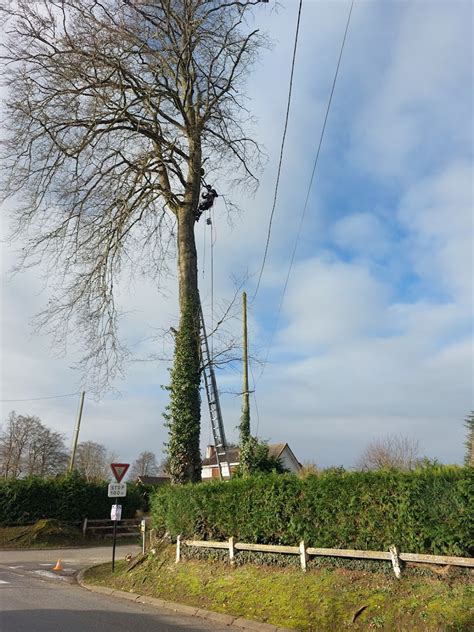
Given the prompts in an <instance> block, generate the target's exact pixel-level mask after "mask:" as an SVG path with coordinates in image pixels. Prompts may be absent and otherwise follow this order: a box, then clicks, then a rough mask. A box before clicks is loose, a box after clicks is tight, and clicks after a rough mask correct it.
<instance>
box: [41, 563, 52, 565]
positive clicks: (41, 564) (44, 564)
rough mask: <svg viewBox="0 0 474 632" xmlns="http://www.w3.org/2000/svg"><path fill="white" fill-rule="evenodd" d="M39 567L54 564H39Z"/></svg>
mask: <svg viewBox="0 0 474 632" xmlns="http://www.w3.org/2000/svg"><path fill="white" fill-rule="evenodd" d="M40 566H54V564H41V563H40Z"/></svg>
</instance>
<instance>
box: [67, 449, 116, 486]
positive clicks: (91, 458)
mask: <svg viewBox="0 0 474 632" xmlns="http://www.w3.org/2000/svg"><path fill="white" fill-rule="evenodd" d="M112 461H113V457H112V459H111V460H110V459H109V456H108V454H107V450H106V448H105V446H103V445H102V444H100V443H95V442H94V441H83V442H81V443H79V444H78V446H77V451H76V458H75V461H74V469H75V470H76V471H77V472H79V474H81V475H82V476H84V478H85V479H86V480H87V481H88V482H92V481H105V480H108V479H109V478H110V474H111V471H110V463H111V462H112Z"/></svg>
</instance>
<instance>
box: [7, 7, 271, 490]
mask: <svg viewBox="0 0 474 632" xmlns="http://www.w3.org/2000/svg"><path fill="white" fill-rule="evenodd" d="M258 4H260V0H241V1H237V0H228V1H225V2H222V0H155V1H154V2H149V1H147V0H48V1H47V2H44V3H43V2H30V0H17V1H16V2H14V3H10V4H9V5H8V6H4V7H3V9H2V13H3V17H4V28H5V30H6V31H7V33H8V40H7V43H6V45H5V47H4V53H3V56H2V61H3V62H4V64H5V67H6V72H5V83H6V85H7V86H8V88H9V99H8V102H7V116H8V132H9V136H8V139H7V142H6V168H7V172H8V176H9V177H8V179H7V182H6V196H7V197H8V196H17V202H16V204H15V220H16V223H15V233H14V234H15V235H17V234H21V235H23V236H25V237H26V242H25V246H24V249H23V259H22V260H21V262H20V264H19V268H24V267H25V266H28V265H36V264H37V263H38V262H39V261H41V262H43V263H44V264H45V265H46V270H47V275H48V280H49V282H50V283H51V277H52V276H53V275H54V278H55V279H56V284H55V285H54V286H53V287H54V289H55V294H54V296H53V298H52V299H51V301H50V303H49V305H48V306H47V308H46V309H45V310H44V311H43V312H42V314H41V315H40V319H39V322H40V325H42V326H43V327H46V328H47V329H49V331H51V333H52V335H53V340H54V342H55V345H56V346H57V345H59V344H60V343H62V342H64V340H65V339H66V337H67V335H68V334H69V333H70V332H71V331H74V333H75V334H76V335H78V336H79V338H80V339H81V340H82V341H84V344H85V345H86V351H85V355H84V357H83V360H82V368H83V369H84V371H85V373H87V374H88V376H89V378H90V381H91V383H92V384H94V385H97V388H99V389H101V388H105V387H106V386H107V385H108V384H109V383H110V381H111V380H113V379H114V377H115V375H116V374H117V372H120V371H121V367H122V361H123V358H124V356H125V355H126V353H127V350H126V349H125V348H124V347H123V345H122V344H121V343H120V341H119V338H118V336H117V326H118V316H119V314H118V313H117V309H116V305H115V302H114V284H116V283H117V281H118V280H119V277H120V274H121V273H122V271H124V270H125V269H128V270H129V271H132V272H137V271H138V272H140V273H144V274H146V275H148V276H150V277H152V278H153V279H155V280H156V282H157V286H158V287H159V284H160V279H161V278H162V276H163V275H164V274H167V272H168V263H169V256H170V255H173V254H174V252H175V249H176V250H177V260H178V280H179V311H180V324H179V332H178V335H177V336H176V343H175V359H174V368H173V372H172V374H171V387H170V393H171V402H170V407H169V416H168V423H169V427H170V440H169V444H168V452H169V456H170V472H171V474H172V477H173V479H174V480H175V481H177V482H179V481H187V480H199V478H200V455H199V426H200V399H199V380H200V377H199V341H198V304H199V295H198V281H197V256H196V244H195V236H194V224H195V222H196V220H197V219H198V217H199V211H198V206H199V202H200V189H201V183H202V178H203V174H204V168H205V170H206V173H205V177H206V179H207V182H208V183H209V182H211V179H212V183H213V184H214V183H216V186H218V184H217V179H218V178H219V179H220V180H222V178H229V179H230V178H232V179H233V180H234V181H235V182H237V183H239V184H244V185H247V186H250V187H254V186H256V185H257V177H256V169H257V170H258V167H259V163H260V154H259V150H258V147H257V145H256V144H255V142H254V141H252V139H251V138H249V136H248V135H247V134H246V132H245V130H244V127H245V124H246V123H247V121H248V120H249V113H248V110H247V109H246V107H245V101H244V98H243V96H242V94H241V91H240V90H241V87H242V83H243V80H244V79H245V77H246V75H247V73H248V71H249V69H250V67H251V64H252V62H253V60H254V59H255V57H256V55H257V53H258V51H259V49H260V47H261V46H262V45H263V44H264V43H265V39H264V38H263V36H262V35H260V33H259V32H258V30H257V29H252V28H251V27H250V26H249V24H250V22H251V12H250V11H251V9H252V8H253V6H255V5H258ZM58 271H59V272H60V274H59V275H58Z"/></svg>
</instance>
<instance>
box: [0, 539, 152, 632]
mask: <svg viewBox="0 0 474 632" xmlns="http://www.w3.org/2000/svg"><path fill="white" fill-rule="evenodd" d="M139 552H140V548H139V547H138V546H136V545H134V544H132V545H127V544H121V545H119V546H117V549H116V554H115V559H116V560H123V559H124V558H125V556H126V555H127V554H128V553H131V554H132V555H136V554H137V553H139ZM58 559H60V560H61V566H62V567H63V569H64V570H62V571H60V572H57V571H55V572H54V573H53V572H52V568H53V566H54V565H55V564H56V562H57V560H58ZM109 560H112V545H111V544H110V545H109V546H98V547H91V548H78V549H50V550H39V549H36V550H29V551H1V550H0V568H1V567H3V568H5V567H7V569H8V570H16V571H21V572H23V571H27V572H33V573H35V575H39V576H44V577H48V576H50V577H53V576H55V577H58V576H59V577H63V578H64V579H68V578H69V579H72V576H73V575H74V574H75V573H76V572H77V571H78V570H79V569H80V568H83V567H84V566H89V565H90V564H99V563H100V562H108V561H109ZM0 632H1V628H0Z"/></svg>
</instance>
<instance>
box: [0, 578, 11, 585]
mask: <svg viewBox="0 0 474 632" xmlns="http://www.w3.org/2000/svg"><path fill="white" fill-rule="evenodd" d="M9 583H10V582H6V581H4V580H3V579H0V584H9Z"/></svg>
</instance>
